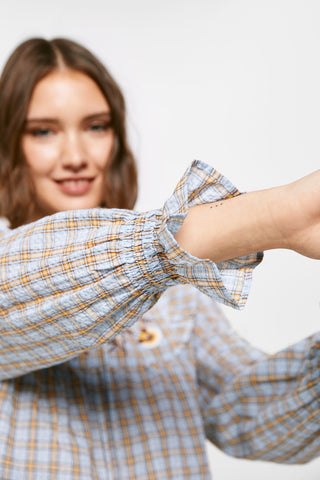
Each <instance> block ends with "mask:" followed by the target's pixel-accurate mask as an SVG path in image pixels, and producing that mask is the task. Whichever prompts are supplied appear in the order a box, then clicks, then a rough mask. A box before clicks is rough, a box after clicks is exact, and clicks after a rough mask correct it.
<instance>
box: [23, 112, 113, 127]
mask: <svg viewBox="0 0 320 480" xmlns="http://www.w3.org/2000/svg"><path fill="white" fill-rule="evenodd" d="M101 117H103V118H108V119H111V112H110V111H105V112H97V113H92V114H91V115H87V116H86V117H84V118H83V121H85V122H87V121H90V120H96V119H98V118H101ZM58 122H59V120H58V119H56V118H49V117H39V118H38V117H35V118H26V123H27V124H30V123H58Z"/></svg>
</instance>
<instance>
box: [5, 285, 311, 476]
mask: <svg viewBox="0 0 320 480" xmlns="http://www.w3.org/2000/svg"><path fill="white" fill-rule="evenodd" d="M146 332H147V333H148V332H156V335H157V339H156V340H157V341H154V342H153V345H152V347H150V345H149V343H148V342H147V341H145V340H142V339H143V338H146V337H145V336H146ZM142 333H143V335H142ZM319 342H320V335H319V334H318V335H314V336H312V337H310V338H309V339H306V340H304V341H302V342H299V343H298V344H297V345H294V346H292V347H288V348H287V349H285V350H283V351H282V352H280V353H279V354H276V355H273V356H268V355H266V354H264V353H263V352H261V351H259V350H257V349H254V348H253V347H252V346H250V345H249V344H248V342H246V341H245V340H244V339H242V338H240V337H239V335H237V333H236V332H235V331H234V330H233V329H232V328H231V326H230V324H229V323H228V321H227V320H226V318H225V317H224V315H223V313H222V312H221V310H220V309H219V307H218V305H217V304H216V303H215V302H213V301H212V300H211V299H209V298H208V297H206V296H205V295H203V294H201V293H200V292H199V291H198V290H196V289H195V288H192V287H188V286H176V287H173V288H169V289H168V290H167V291H166V292H165V293H164V294H163V295H162V296H161V298H160V299H159V301H158V302H157V303H156V304H155V305H154V307H153V308H152V309H151V310H149V311H148V312H147V313H146V314H145V315H144V316H143V317H142V318H141V319H139V320H138V321H137V322H135V324H134V325H133V326H132V327H131V328H130V329H128V330H127V331H126V332H124V333H123V334H122V335H120V336H119V337H117V344H116V345H114V344H111V343H110V342H106V343H104V344H103V345H101V346H99V347H97V348H95V349H91V350H90V351H86V352H84V353H82V354H80V355H78V356H77V357H75V358H72V359H71V360H69V361H66V362H64V363H61V364H59V365H55V366H53V367H50V368H45V369H41V370H37V371H33V372H30V373H28V374H26V375H22V376H20V377H18V378H14V379H11V380H6V381H3V382H0V478H1V479H2V478H3V479H6V480H29V479H30V478H31V479H37V480H40V479H41V480H49V479H50V480H51V479H54V480H88V479H90V480H91V479H92V480H105V479H112V480H128V479H130V480H134V479H137V480H140V479H142V480H150V479H151V480H163V479H172V480H176V479H179V480H185V479H188V480H190V479H192V480H204V479H205V480H209V479H210V478H211V474H210V471H209V468H208V462H207V457H206V448H205V440H206V436H207V438H208V439H209V440H210V441H212V442H214V443H215V444H216V445H217V446H218V447H220V448H221V449H223V450H224V451H226V452H227V453H229V454H231V455H236V456H239V457H244V458H253V459H260V460H271V461H277V462H285V463H295V462H300V463H302V462H305V461H308V460H311V459H312V458H314V457H316V456H317V455H319V453H320V437H319V434H318V432H319V420H320V419H319V416H320V406H319V391H318V390H319V361H318V359H317V360H316V356H315V354H317V357H319V355H318V353H317V352H318V346H319ZM315 360H316V361H315ZM213 474H214V472H213ZM301 474H302V475H303V469H302V470H301ZM213 478H214V477H213Z"/></svg>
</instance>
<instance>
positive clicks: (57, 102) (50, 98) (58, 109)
mask: <svg viewBox="0 0 320 480" xmlns="http://www.w3.org/2000/svg"><path fill="white" fill-rule="evenodd" d="M91 110H92V111H95V110H98V111H100V110H101V111H102V110H108V111H109V110H110V107H109V104H108V102H107V100H106V98H105V96H104V95H103V93H102V92H101V90H100V88H99V87H98V85H97V84H96V83H95V81H94V80H93V79H92V78H90V77H89V76H88V75H86V74H84V73H82V72H78V71H76V70H71V69H64V70H55V71H53V72H51V73H49V74H48V75H46V76H45V77H44V78H42V79H41V80H40V81H39V82H38V83H37V84H36V86H35V88H34V90H33V93H32V96H31V100H30V103H29V108H28V114H27V116H28V117H30V116H39V115H48V114H50V112H51V113H52V115H62V114H63V115H67V114H68V113H75V114H81V112H85V113H88V111H91Z"/></svg>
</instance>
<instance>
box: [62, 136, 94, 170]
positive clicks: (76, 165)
mask: <svg viewBox="0 0 320 480" xmlns="http://www.w3.org/2000/svg"><path fill="white" fill-rule="evenodd" d="M61 156H62V165H63V167H64V168H66V169H69V170H72V171H75V172H78V171H79V170H81V169H83V168H85V167H86V166H87V164H88V159H87V154H86V152H85V148H84V145H83V143H82V141H81V137H80V135H79V134H76V133H70V134H68V135H66V136H65V138H64V142H63V148H62V155H61Z"/></svg>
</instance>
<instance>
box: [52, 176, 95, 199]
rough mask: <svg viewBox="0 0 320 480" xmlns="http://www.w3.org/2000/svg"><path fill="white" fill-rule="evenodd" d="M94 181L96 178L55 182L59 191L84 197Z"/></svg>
mask: <svg viewBox="0 0 320 480" xmlns="http://www.w3.org/2000/svg"><path fill="white" fill-rule="evenodd" d="M93 181H94V178H67V179H65V180H55V182H56V184H57V185H58V187H59V189H60V190H61V191H62V192H63V193H65V194H67V195H84V194H85V193H87V192H88V191H89V190H90V188H91V185H92V183H93Z"/></svg>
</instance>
